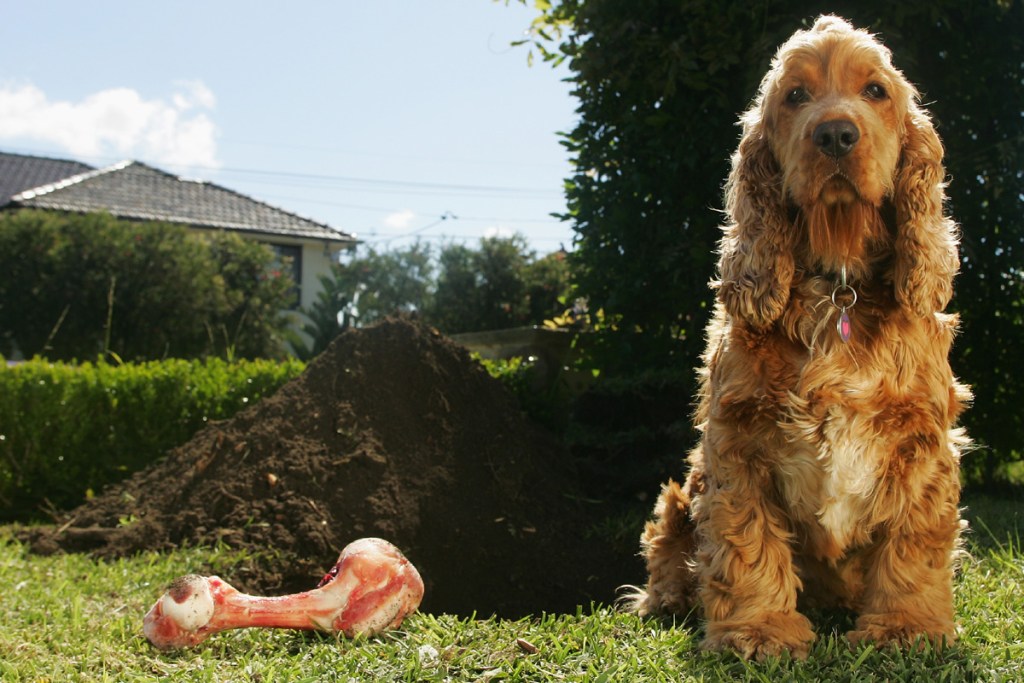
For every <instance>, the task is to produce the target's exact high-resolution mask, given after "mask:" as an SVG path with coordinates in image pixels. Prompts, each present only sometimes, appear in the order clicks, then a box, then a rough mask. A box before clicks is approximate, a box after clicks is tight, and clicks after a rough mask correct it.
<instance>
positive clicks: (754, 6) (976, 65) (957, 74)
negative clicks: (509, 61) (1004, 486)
mask: <svg viewBox="0 0 1024 683" xmlns="http://www.w3.org/2000/svg"><path fill="white" fill-rule="evenodd" d="M537 7H538V8H539V9H540V16H538V18H537V20H536V22H535V24H534V28H535V40H534V42H533V47H534V49H538V50H539V51H540V53H541V55H542V56H543V57H544V58H545V59H547V60H549V61H561V60H566V59H567V60H569V64H570V68H571V70H572V74H573V75H572V78H571V81H572V83H573V85H574V94H575V96H576V97H577V98H578V100H579V115H580V117H579V123H578V125H577V126H576V128H575V129H574V130H572V131H571V132H570V133H569V134H568V135H566V137H565V140H564V144H565V145H566V146H567V147H568V149H569V150H570V151H571V152H572V155H573V159H574V161H575V171H574V173H573V175H572V177H571V178H569V179H567V188H568V189H567V200H568V206H569V213H568V215H567V216H566V218H567V219H568V220H571V221H572V222H573V225H574V229H575V231H576V239H575V250H574V252H573V255H572V265H573V276H574V282H575V285H576V287H577V288H578V291H579V293H580V294H582V295H585V296H586V297H588V298H589V300H590V307H591V309H592V310H594V309H597V308H601V309H603V310H604V312H605V314H606V316H607V317H608V319H609V320H612V321H614V322H615V323H616V325H615V327H616V328H617V329H618V331H619V332H620V333H621V332H636V331H641V332H642V334H641V335H635V334H631V335H625V334H620V335H618V337H617V339H618V341H616V340H615V338H614V337H615V335H614V334H612V335H611V336H612V337H613V339H612V340H610V341H609V340H606V343H607V345H608V346H610V347H611V348H612V349H613V350H617V351H618V352H617V353H616V354H615V356H616V357H617V358H620V359H629V360H628V361H627V362H626V364H627V365H629V364H630V363H631V364H632V371H640V370H643V369H649V368H652V367H659V366H666V365H668V366H673V365H678V364H679V363H685V364H687V365H688V366H689V367H694V366H696V365H698V354H699V352H700V351H701V348H702V346H703V340H702V334H701V330H702V329H703V327H704V324H705V320H706V317H707V313H708V311H709V306H710V293H709V291H708V288H707V286H706V283H707V282H708V280H709V279H710V278H711V277H712V275H713V267H714V257H713V253H712V252H713V250H714V247H715V244H716V242H717V239H718V236H719V232H718V228H717V226H718V223H719V216H718V215H717V212H716V210H715V208H716V207H721V206H722V200H721V184H722V182H723V180H724V178H725V175H726V172H727V160H728V158H729V155H730V153H731V152H732V150H733V149H734V148H735V145H736V143H737V141H738V136H739V129H738V128H737V127H736V125H735V122H736V120H737V117H738V114H739V113H740V112H741V111H743V110H744V109H745V108H746V107H747V105H748V104H749V102H750V100H751V99H752V97H753V95H754V94H755V91H756V87H757V84H758V82H759V80H760V78H761V76H762V75H763V74H764V72H765V70H766V69H767V66H768V63H769V61H770V58H771V56H772V54H773V53H774V50H775V48H776V46H778V45H779V44H781V43H782V42H783V41H784V40H785V39H786V38H787V37H788V36H789V35H790V34H791V33H792V32H793V30H795V29H796V28H799V27H801V26H807V25H809V23H810V22H812V21H813V19H814V17H815V16H817V15H818V14H820V13H826V12H835V13H837V14H841V15H843V16H845V17H847V18H849V19H850V20H851V21H853V22H854V23H855V24H856V25H858V26H862V27H866V28H868V29H870V30H872V31H874V32H876V33H878V34H879V35H880V36H881V38H882V39H883V41H884V42H885V43H886V45H888V47H889V48H891V49H892V50H893V52H894V55H895V61H896V63H897V65H898V66H899V67H900V68H901V69H902V70H903V71H904V72H905V73H906V74H907V76H908V77H909V78H910V80H911V81H912V82H914V83H917V84H918V85H919V87H920V89H921V90H922V92H923V99H924V101H925V103H926V105H927V107H928V109H929V110H930V111H931V113H932V115H933V117H934V119H935V121H936V123H937V124H938V129H939V133H940V135H941V136H942V138H943V140H944V143H945V145H946V148H947V158H946V166H947V170H948V172H949V175H950V177H951V179H952V183H951V185H950V187H949V196H950V199H951V207H950V209H951V211H952V213H953V215H954V216H955V217H956V219H957V220H958V221H959V223H960V224H961V226H962V229H963V246H962V255H963V269H962V274H961V275H960V277H959V279H958V281H957V288H958V289H957V291H958V294H957V297H956V300H955V301H954V304H953V307H954V308H955V309H956V310H958V311H959V312H960V314H961V316H962V321H963V331H962V335H961V337H960V339H959V342H958V344H957V346H956V349H955V352H954V353H955V357H954V359H953V361H954V367H955V369H956V370H957V372H958V373H959V374H960V375H961V376H962V377H963V378H964V379H965V380H966V381H968V382H969V383H971V384H972V385H973V386H974V391H975V394H976V400H975V404H974V407H973V409H972V410H971V411H969V412H968V414H967V416H966V422H967V424H968V427H969V429H970V430H971V432H972V433H973V435H974V437H975V438H976V439H978V440H979V441H981V442H983V443H985V444H988V445H990V446H991V447H993V448H994V449H995V450H996V451H997V452H1001V453H1002V455H1003V456H1004V457H1005V456H1008V455H1009V454H1010V453H1011V452H1014V451H1016V452H1018V453H1019V451H1020V446H1019V444H1020V442H1021V437H1022V436H1024V413H1022V412H1021V411H1020V409H1019V406H1020V405H1021V403H1022V400H1021V399H1022V398H1024V397H1022V395H1021V383H1020V381H1019V379H1018V378H1020V377H1021V376H1024V354H1021V353H1020V351H1019V349H1020V348H1021V343H1022V342H1024V334H1022V332H1024V320H1022V315H1021V307H1022V301H1024V290H1022V283H1021V273H1022V249H1024V245H1022V239H1024V144H1022V143H1024V139H1022V131H1024V3H1022V2H1020V1H1019V0H984V1H982V2H972V3H964V2H959V1H958V0H932V1H931V2H912V3H892V2H883V1H881V0H867V1H864V2H857V3H852V2H844V1H840V2H838V3H837V2H830V3H824V2H796V3H782V2H766V3H746V2H739V1H736V0H732V1H726V2H719V1H716V2H710V1H705V2H676V1H674V0H650V1H649V2H643V3H624V2H617V1H615V0H552V1H551V2H545V3H538V4H537ZM638 340H639V341H638ZM624 344H630V345H632V347H633V351H634V352H633V353H629V354H625V353H622V352H621V349H622V348H623V345H624ZM625 369H626V370H627V371H628V370H629V367H627V368H625ZM972 457H973V458H974V462H975V463H977V466H978V467H980V468H981V469H983V470H988V473H989V474H991V470H992V467H993V464H994V462H995V460H993V459H992V458H987V459H986V457H985V456H984V455H980V456H979V455H974V456H972Z"/></svg>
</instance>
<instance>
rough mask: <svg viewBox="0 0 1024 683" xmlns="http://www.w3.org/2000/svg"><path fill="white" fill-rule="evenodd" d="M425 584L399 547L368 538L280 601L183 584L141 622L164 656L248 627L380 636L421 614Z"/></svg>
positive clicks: (219, 584)
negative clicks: (314, 583) (315, 582)
mask: <svg viewBox="0 0 1024 683" xmlns="http://www.w3.org/2000/svg"><path fill="white" fill-rule="evenodd" d="M422 598H423V580H422V579H421V578H420V574H419V572H418V571H416V567H414V566H413V565H412V563H411V562H409V560H408V559H406V557H405V556H404V555H403V554H402V553H401V551H399V550H398V548H396V547H395V546H393V545H391V544H390V543H388V542H387V541H385V540H382V539H379V538H362V539H359V540H358V541H353V542H352V543H350V544H349V545H347V546H345V549H344V550H342V551H341V555H340V556H339V557H338V562H337V563H336V564H335V565H334V567H333V568H331V571H330V572H328V573H327V575H326V576H324V578H323V580H322V581H321V582H320V585H319V586H318V587H317V588H316V589H315V590H311V591H306V592H305V593H296V594H294V595H285V596H281V597H269V598H268V597H259V596H255V595H246V594H245V593H241V592H239V591H238V590H236V589H235V588H233V587H232V586H231V585H230V584H228V583H227V582H226V581H224V580H223V579H221V578H220V577H218V576H198V575H195V574H190V575H188V576H182V577H180V578H178V579H176V580H175V581H174V582H173V583H171V585H170V587H169V588H168V589H167V592H166V593H164V595H163V596H162V597H161V598H160V599H159V600H157V601H156V604H154V605H153V607H152V608H151V609H150V610H149V612H148V613H147V614H146V617H145V619H143V624H142V630H143V632H144V633H145V634H146V638H148V639H149V642H150V643H152V644H153V645H154V646H155V647H157V648H160V649H161V650H168V649H173V648H182V647H192V646H194V645H198V644H199V643H201V642H202V641H203V640H205V639H206V638H207V637H208V636H210V635H212V634H214V633H217V632H218V631H224V630H226V629H232V628H246V627H250V626H257V627H265V628H292V629H302V630H318V631H330V632H337V633H342V634H344V635H345V636H348V637H352V636H355V635H356V634H363V635H374V634H377V633H380V632H382V631H386V630H388V629H391V628H397V627H398V626H399V625H400V624H401V623H402V620H403V619H405V617H406V616H408V615H409V614H411V613H412V612H415V611H416V608H418V607H419V604H420V600H422Z"/></svg>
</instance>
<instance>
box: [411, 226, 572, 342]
mask: <svg viewBox="0 0 1024 683" xmlns="http://www.w3.org/2000/svg"><path fill="white" fill-rule="evenodd" d="M563 256H564V255H558V254H553V255H549V256H546V257H544V258H541V259H538V258H537V255H536V253H535V252H534V251H532V250H530V249H529V245H528V244H527V242H526V238H525V237H523V236H522V235H519V234H517V235H513V236H512V237H508V238H502V237H487V238H483V239H481V240H480V246H479V248H478V249H476V250H473V249H469V248H468V247H465V246H462V245H450V246H447V247H445V248H444V249H442V250H441V255H440V258H439V271H440V272H439V275H438V280H437V290H436V292H435V294H434V298H433V302H432V306H431V307H430V308H429V310H428V311H427V312H426V317H427V319H428V320H429V321H430V322H431V323H432V324H434V325H436V326H437V327H438V328H439V329H441V330H443V331H445V332H448V333H457V332H477V331H481V330H497V329H502V328H507V327H519V326H523V325H539V324H541V323H543V322H544V320H545V319H547V318H552V317H554V316H555V315H558V314H559V313H561V312H562V310H563V308H564V301H565V297H566V296H567V294H568V290H569V283H568V281H569V276H568V266H567V264H566V263H565V260H564V257H563Z"/></svg>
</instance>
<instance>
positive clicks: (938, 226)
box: [893, 104, 960, 317]
mask: <svg viewBox="0 0 1024 683" xmlns="http://www.w3.org/2000/svg"><path fill="white" fill-rule="evenodd" d="M905 136H906V139H905V142H904V144H903V150H902V154H901V158H900V162H899V168H898V169H897V172H896V183H895V191H894V197H893V199H894V204H895V207H896V222H897V234H896V268H895V281H894V286H895V289H896V300H897V301H898V302H899V303H900V304H901V305H903V306H907V307H909V308H910V309H911V310H912V311H914V312H915V313H916V314H917V315H919V316H921V317H926V316H930V315H932V314H933V313H935V312H936V311H941V310H943V309H944V308H945V307H946V304H948V303H949V300H950V298H951V297H952V295H953V277H954V276H955V275H956V273H957V271H958V270H959V267H960V257H959V254H958V251H957V232H956V225H955V224H954V223H953V221H952V220H951V219H950V218H948V217H947V216H946V215H945V214H944V213H943V201H944V199H945V182H944V180H945V177H944V176H945V170H944V169H943V167H942V143H941V142H940V141H939V136H938V135H937V134H936V133H935V128H934V127H933V126H932V122H931V120H929V118H928V115H927V114H926V113H925V112H924V111H922V110H921V109H920V108H919V107H918V106H917V105H916V104H913V105H911V107H910V109H909V111H908V112H907V116H906V131H905Z"/></svg>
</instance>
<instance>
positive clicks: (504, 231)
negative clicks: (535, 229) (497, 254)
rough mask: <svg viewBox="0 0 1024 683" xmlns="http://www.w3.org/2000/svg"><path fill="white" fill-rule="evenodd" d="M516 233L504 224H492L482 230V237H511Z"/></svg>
mask: <svg viewBox="0 0 1024 683" xmlns="http://www.w3.org/2000/svg"><path fill="white" fill-rule="evenodd" d="M515 234H516V231H515V230H513V229H512V228H510V227H507V226H504V225H492V226H490V227H488V228H486V229H485V230H484V237H498V238H501V239H511V238H512V237H514V236H515Z"/></svg>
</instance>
